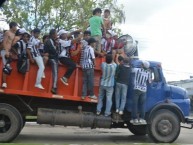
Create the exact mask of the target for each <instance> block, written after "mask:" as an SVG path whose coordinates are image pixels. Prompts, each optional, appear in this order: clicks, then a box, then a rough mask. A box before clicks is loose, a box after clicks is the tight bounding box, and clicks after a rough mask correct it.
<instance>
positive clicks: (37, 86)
mask: <svg viewBox="0 0 193 145" xmlns="http://www.w3.org/2000/svg"><path fill="white" fill-rule="evenodd" d="M35 87H36V88H39V89H42V90H44V87H43V86H42V85H41V84H37V85H35Z"/></svg>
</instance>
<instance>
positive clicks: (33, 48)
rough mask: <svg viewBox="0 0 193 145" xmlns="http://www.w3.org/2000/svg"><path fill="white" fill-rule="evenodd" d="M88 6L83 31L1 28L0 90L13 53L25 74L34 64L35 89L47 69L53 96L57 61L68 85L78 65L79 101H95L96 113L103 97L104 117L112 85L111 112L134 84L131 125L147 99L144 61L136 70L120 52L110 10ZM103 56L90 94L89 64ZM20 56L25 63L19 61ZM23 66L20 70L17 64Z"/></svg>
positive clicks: (91, 74) (108, 111) (13, 25)
mask: <svg viewBox="0 0 193 145" xmlns="http://www.w3.org/2000/svg"><path fill="white" fill-rule="evenodd" d="M101 14H102V10H101V9H100V8H96V9H94V10H93V16H92V17H91V18H90V19H89V28H88V29H87V30H85V31H84V32H82V30H81V29H80V30H76V31H73V32H68V31H66V30H64V29H61V30H59V31H58V32H57V30H56V29H51V30H50V32H49V34H48V35H47V34H46V35H43V37H42V41H41V39H40V34H41V30H40V29H38V28H35V29H33V30H32V31H31V32H30V33H29V32H28V31H26V30H25V29H24V28H21V29H17V26H18V25H17V23H16V22H11V23H9V27H10V30H7V31H6V32H4V34H3V36H2V38H0V48H1V57H2V61H3V65H4V67H3V77H2V82H3V83H2V88H7V87H8V84H7V82H6V76H7V75H10V74H11V70H12V68H11V65H10V64H11V58H12V57H13V56H14V55H16V56H17V58H18V62H20V60H21V62H25V64H26V65H25V66H26V67H25V68H24V67H23V66H24V65H19V63H18V71H20V72H22V73H24V74H25V72H26V71H28V70H29V69H30V67H29V64H30V62H31V63H36V64H37V66H38V71H37V77H36V83H35V85H34V86H35V87H36V88H39V89H44V87H43V85H42V83H41V82H42V79H43V78H45V77H46V76H45V73H44V69H45V66H46V65H47V64H50V65H51V68H52V78H53V79H52V80H53V81H52V89H51V92H52V93H53V94H57V88H58V87H57V81H58V64H63V65H65V66H66V67H67V71H66V72H65V73H64V75H63V77H62V78H60V80H61V81H62V83H63V84H64V85H69V83H70V82H69V81H68V80H69V78H70V77H71V75H72V73H73V72H74V70H75V68H76V67H77V65H79V66H81V68H82V71H83V87H82V96H81V99H82V100H84V99H85V98H86V97H87V96H89V98H91V99H98V104H97V113H96V114H97V115H100V114H101V109H102V107H103V100H104V97H105V96H106V105H105V106H106V107H105V108H106V109H105V114H104V115H105V116H110V115H111V110H112V96H113V93H114V89H115V102H116V103H115V105H116V113H118V114H119V115H123V113H124V108H125V103H126V97H127V90H128V87H131V86H132V85H131V84H133V89H134V97H133V98H134V99H133V104H134V105H135V106H134V107H133V113H132V120H131V123H145V120H144V116H145V115H144V104H145V97H146V95H145V94H146V88H147V85H146V83H147V80H149V81H150V73H149V71H148V68H149V62H146V61H144V63H143V65H142V67H141V68H131V66H130V58H129V57H127V56H126V55H125V54H124V51H123V46H124V45H125V44H126V42H118V36H117V34H116V33H115V32H113V31H112V23H111V20H110V11H109V10H108V9H106V10H105V11H104V17H102V16H101ZM96 57H105V58H106V61H105V62H103V63H102V64H101V70H102V76H101V81H100V87H99V95H98V97H97V96H95V94H94V67H95V58H96ZM24 60H25V61H24ZM22 67H23V68H22ZM132 72H133V73H135V77H134V79H132V80H134V81H133V83H130V80H131V73H132ZM138 103H140V105H141V109H140V112H141V113H140V115H139V119H138V116H137V112H138V111H137V106H138Z"/></svg>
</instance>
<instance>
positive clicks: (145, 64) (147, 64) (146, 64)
mask: <svg viewBox="0 0 193 145" xmlns="http://www.w3.org/2000/svg"><path fill="white" fill-rule="evenodd" d="M142 63H143V66H144V67H145V68H149V66H150V63H149V62H148V61H145V60H143V61H142Z"/></svg>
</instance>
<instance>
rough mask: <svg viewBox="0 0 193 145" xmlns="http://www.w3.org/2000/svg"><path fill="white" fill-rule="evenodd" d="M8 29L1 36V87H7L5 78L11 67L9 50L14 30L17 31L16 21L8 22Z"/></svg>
mask: <svg viewBox="0 0 193 145" xmlns="http://www.w3.org/2000/svg"><path fill="white" fill-rule="evenodd" d="M9 28H10V30H8V31H6V32H5V33H4V37H3V50H2V51H1V57H2V60H3V65H4V67H3V76H2V81H3V83H2V88H7V82H6V78H7V75H9V74H10V73H11V67H10V62H9V59H10V50H11V47H12V45H13V40H14V37H15V32H16V31H17V23H16V22H11V23H9Z"/></svg>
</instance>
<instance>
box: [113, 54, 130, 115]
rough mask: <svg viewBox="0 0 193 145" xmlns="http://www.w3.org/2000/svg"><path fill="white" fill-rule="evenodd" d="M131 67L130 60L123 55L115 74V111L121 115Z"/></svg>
mask: <svg viewBox="0 0 193 145" xmlns="http://www.w3.org/2000/svg"><path fill="white" fill-rule="evenodd" d="M130 74H131V67H130V60H129V58H128V57H125V58H124V60H123V64H120V65H119V67H118V70H117V74H116V77H117V78H116V89H115V103H116V113H119V115H123V111H124V109H125V103H126V98H127V89H128V86H129V81H130V76H131V75H130Z"/></svg>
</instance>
